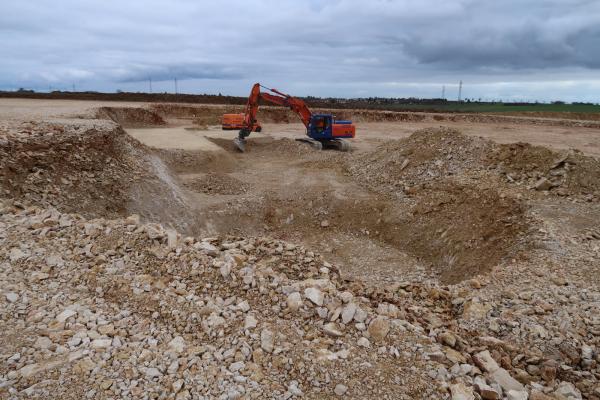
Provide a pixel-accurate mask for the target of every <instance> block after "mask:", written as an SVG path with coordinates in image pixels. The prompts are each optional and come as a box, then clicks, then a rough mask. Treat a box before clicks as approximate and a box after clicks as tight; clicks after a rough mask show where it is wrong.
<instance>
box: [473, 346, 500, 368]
mask: <svg viewBox="0 0 600 400" xmlns="http://www.w3.org/2000/svg"><path fill="white" fill-rule="evenodd" d="M473 361H474V362H475V365H477V366H478V367H479V368H481V369H482V370H483V371H485V372H494V371H496V370H497V369H498V368H500V366H498V363H496V361H495V360H494V359H493V358H492V355H491V354H490V352H489V351H488V350H485V351H481V352H479V353H477V354H475V355H474V356H473Z"/></svg>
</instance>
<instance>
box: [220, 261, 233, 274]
mask: <svg viewBox="0 0 600 400" xmlns="http://www.w3.org/2000/svg"><path fill="white" fill-rule="evenodd" d="M219 272H220V273H221V276H222V277H223V278H227V277H228V276H229V274H230V273H231V263H230V262H228V261H225V262H224V263H223V264H221V267H220V268H219Z"/></svg>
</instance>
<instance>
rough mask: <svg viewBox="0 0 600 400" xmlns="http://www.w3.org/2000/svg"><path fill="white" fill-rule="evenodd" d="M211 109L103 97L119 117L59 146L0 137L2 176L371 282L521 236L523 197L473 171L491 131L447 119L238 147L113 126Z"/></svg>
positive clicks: (22, 195) (71, 206)
mask: <svg viewBox="0 0 600 400" xmlns="http://www.w3.org/2000/svg"><path fill="white" fill-rule="evenodd" d="M184 108H185V107H184ZM200 108H202V109H204V108H206V109H208V110H210V113H209V115H208V116H207V115H204V116H202V115H201V114H202V110H200ZM219 112H220V111H219ZM212 114H213V110H212V109H211V108H210V107H190V108H189V109H183V108H181V107H179V108H177V107H174V106H169V105H160V106H156V107H154V108H153V109H149V110H143V111H138V109H135V108H130V109H114V108H112V109H106V108H104V109H101V110H100V111H99V115H100V116H104V117H105V118H110V119H112V120H113V121H115V122H116V123H117V124H118V125H117V124H113V123H110V124H108V125H107V127H105V128H104V129H103V130H102V129H100V130H99V129H97V128H95V129H89V130H87V131H85V132H84V133H82V131H81V129H80V130H78V132H77V134H73V135H71V136H68V137H67V139H65V140H64V141H63V143H62V144H60V145H58V146H57V145H56V144H50V142H49V141H48V140H46V142H44V140H43V138H41V139H40V138H38V139H36V140H34V141H33V142H32V141H31V140H30V141H29V142H28V143H24V144H23V146H24V147H23V148H22V149H20V151H18V152H15V151H12V150H9V151H8V153H7V154H8V156H7V157H6V158H5V159H4V161H3V166H2V167H3V168H2V171H3V176H2V178H3V183H4V187H5V190H6V191H9V192H11V196H12V197H13V198H17V199H22V200H28V201H33V202H37V203H45V204H49V205H53V206H55V207H57V208H59V209H61V210H64V211H69V212H78V213H82V214H85V215H87V216H91V217H94V216H103V217H112V216H120V215H129V214H134V213H135V214H139V215H141V217H142V218H143V219H145V220H148V221H154V222H161V223H163V224H165V225H167V226H172V227H174V228H177V229H178V230H180V231H182V232H184V233H187V234H190V235H203V236H214V235H240V236H242V235H253V236H256V235H268V236H273V237H277V238H282V239H286V240H289V241H292V242H299V243H304V244H306V245H308V246H310V247H311V248H313V249H315V250H316V251H319V252H321V253H323V254H324V255H325V256H326V257H327V258H329V259H330V260H331V261H334V262H336V263H338V264H339V265H341V266H342V268H343V272H344V273H345V274H346V276H347V277H349V278H352V277H358V278H361V279H364V280H367V281H371V282H386V281H398V280H411V279H416V280H421V281H423V280H440V281H442V282H444V283H456V282H460V281H462V280H465V279H468V278H471V277H473V276H475V275H478V274H481V273H486V272H487V271H489V270H490V269H492V268H493V267H495V266H496V265H499V264H501V263H503V262H504V261H506V260H507V259H509V258H511V257H514V256H515V255H517V254H518V253H519V251H521V250H522V249H524V248H526V247H527V246H528V245H529V241H528V234H529V232H530V229H531V221H530V220H529V218H528V216H527V207H526V206H525V205H524V202H523V201H521V200H520V198H519V196H515V195H514V193H510V191H509V190H506V191H504V190H503V187H502V186H501V185H498V180H495V178H494V179H491V178H490V179H488V180H486V179H487V178H489V176H487V175H481V173H482V172H481V171H485V170H486V169H489V168H490V165H484V160H485V157H483V155H489V154H493V152H490V150H489V148H488V147H489V146H490V145H489V143H487V142H486V143H483V142H478V141H474V140H473V139H466V138H465V137H463V136H462V135H460V134H458V133H456V132H441V133H440V132H439V131H436V130H434V131H431V132H421V133H417V134H415V135H413V137H411V138H409V139H406V140H404V141H392V142H391V144H389V145H385V144H384V145H382V146H381V147H379V148H377V149H375V150H369V151H368V152H356V153H348V154H341V153H337V152H333V151H323V152H314V151H313V150H312V149H310V148H308V147H307V146H304V145H303V144H300V143H298V142H295V141H293V140H290V139H273V138H270V137H262V138H254V139H253V143H252V146H251V147H250V149H249V151H248V152H247V153H245V154H239V153H237V152H236V151H235V150H234V148H233V146H232V145H231V143H230V140H228V139H218V138H214V137H213V138H212V139H210V145H211V146H213V147H212V148H210V149H209V150H195V151H186V150H178V149H164V148H162V149H159V148H152V147H148V146H146V145H144V144H142V143H140V142H138V141H137V140H135V139H133V138H132V137H131V136H129V135H127V134H126V133H125V132H124V131H123V130H122V128H121V126H124V127H140V126H145V127H155V126H165V125H166V126H167V127H169V126H172V125H176V124H179V125H180V126H181V124H187V125H188V126H191V125H190V124H193V123H194V121H196V122H197V121H200V123H201V124H204V123H206V122H207V121H208V122H211V123H212V122H214V121H212V118H213V115H212ZM279 119H280V118H279V117H278V118H276V120H279ZM174 121H175V122H176V123H174ZM169 124H170V125H169ZM196 126H197V125H196ZM178 129H181V128H178ZM148 131H150V130H148ZM192 133H193V132H192ZM141 134H142V135H143V134H144V132H143V131H142V133H141ZM194 134H195V133H194ZM138 137H139V136H138ZM142 137H143V136H142ZM166 140H171V141H172V140H173V139H170V138H169V137H168V135H167V139H166ZM204 140H205V141H206V139H204ZM34 142H35V143H34ZM44 143H45V144H44ZM40 145H41V146H42V147H41V148H40V149H43V150H40V151H37V150H36V147H35V146H38V147H39V146H40ZM455 145H456V146H458V145H460V146H459V147H457V148H453V147H452V146H455ZM394 146H396V147H394ZM398 146H399V147H398ZM49 148H52V151H48V149H49ZM419 149H420V150H419ZM440 149H445V150H440ZM449 152H455V153H456V154H460V156H456V157H454V158H452V157H450V158H449V157H448V155H449ZM398 157H400V158H398ZM461 157H463V158H464V157H467V158H464V159H463V158H461ZM469 157H471V158H469ZM404 159H407V160H410V161H409V162H408V163H407V162H405V161H404ZM474 160H475V161H477V162H475V161H474ZM488 161H489V160H488ZM488 164H489V162H488ZM373 168H375V170H372V169H373ZM474 171H475V172H474ZM473 173H479V174H480V175H478V178H477V179H475V178H474V175H473V176H471V175H472V174H473ZM480 178H481V179H480ZM46 189H48V190H46Z"/></svg>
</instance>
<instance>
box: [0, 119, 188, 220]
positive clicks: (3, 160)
mask: <svg viewBox="0 0 600 400" xmlns="http://www.w3.org/2000/svg"><path fill="white" fill-rule="evenodd" d="M28 129H29V134H28V136H23V137H21V138H20V139H15V140H11V141H8V142H6V143H4V142H3V143H1V144H0V182H1V185H2V189H3V192H4V195H5V196H7V197H9V198H11V199H13V200H16V201H18V202H23V203H25V204H35V205H38V206H51V207H55V208H57V209H59V210H61V211H63V212H76V213H80V214H82V215H85V216H87V217H92V218H93V217H110V218H113V217H117V216H125V215H129V214H131V213H138V214H140V215H141V216H142V217H144V218H147V219H150V220H155V219H156V218H158V219H159V220H161V221H169V222H172V223H175V224H177V223H182V225H180V226H181V228H182V229H185V227H186V226H187V224H188V223H187V222H188V221H189V220H190V219H189V216H188V215H186V210H185V207H182V204H184V203H185V199H184V196H183V194H182V192H181V190H180V189H179V187H178V186H177V185H176V184H175V182H174V179H173V178H172V176H171V175H170V173H169V171H168V170H167V167H166V166H165V165H164V163H163V162H162V160H161V159H160V158H159V157H157V156H156V155H154V154H153V153H152V152H151V151H150V150H149V149H147V148H146V147H145V146H143V145H142V144H141V143H139V142H138V141H136V140H135V139H133V138H132V137H130V136H129V135H127V134H126V133H125V132H124V131H123V130H122V129H121V128H120V127H119V126H117V125H115V124H113V123H103V124H99V123H98V122H97V121H91V122H85V121H75V122H73V123H71V124H70V125H69V124H63V125H62V129H61V130H60V132H59V131H57V130H56V129H52V126H47V124H45V123H40V124H36V125H35V126H30V127H29V128H28Z"/></svg>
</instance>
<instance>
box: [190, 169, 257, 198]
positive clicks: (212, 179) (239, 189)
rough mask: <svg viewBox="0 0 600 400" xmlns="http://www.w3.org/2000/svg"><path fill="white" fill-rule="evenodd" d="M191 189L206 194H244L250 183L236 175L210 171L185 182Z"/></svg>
mask: <svg viewBox="0 0 600 400" xmlns="http://www.w3.org/2000/svg"><path fill="white" fill-rule="evenodd" d="M184 186H185V187H186V188H188V189H190V190H193V191H195V192H199V193H205V194H224V195H232V194H243V193H246V191H247V190H248V185H247V184H245V183H244V182H242V181H240V180H238V179H235V178H234V177H232V176H230V175H227V174H223V173H214V172H210V173H208V174H206V175H205V176H203V177H200V178H194V179H190V180H187V181H185V182H184Z"/></svg>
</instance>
